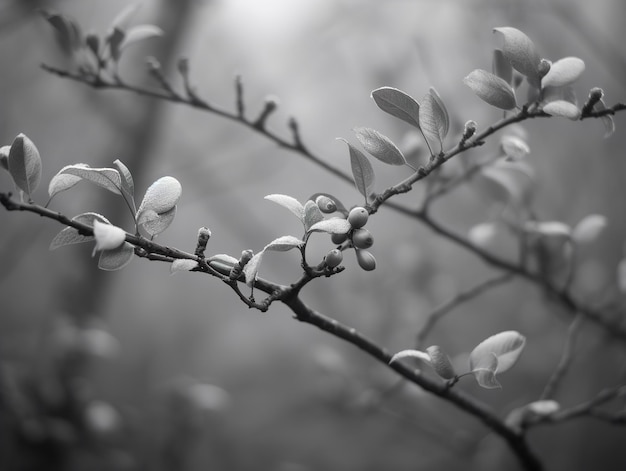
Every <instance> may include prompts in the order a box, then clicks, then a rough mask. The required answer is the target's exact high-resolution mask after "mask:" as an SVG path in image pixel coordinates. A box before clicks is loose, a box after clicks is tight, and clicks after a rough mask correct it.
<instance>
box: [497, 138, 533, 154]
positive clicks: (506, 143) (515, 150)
mask: <svg viewBox="0 0 626 471" xmlns="http://www.w3.org/2000/svg"><path fill="white" fill-rule="evenodd" d="M500 148H501V149H502V152H504V154H505V155H506V156H507V158H508V159H510V160H521V159H523V158H525V157H526V156H527V155H528V154H530V147H528V144H526V141H524V140H523V139H521V138H519V137H517V136H512V135H510V134H507V135H506V136H502V139H500Z"/></svg>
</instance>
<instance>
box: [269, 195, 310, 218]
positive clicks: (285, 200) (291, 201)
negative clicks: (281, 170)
mask: <svg viewBox="0 0 626 471" xmlns="http://www.w3.org/2000/svg"><path fill="white" fill-rule="evenodd" d="M265 199H266V200H268V201H272V202H274V203H276V204H279V205H281V206H282V207H284V208H287V209H288V210H289V211H291V212H292V213H293V214H295V215H296V216H297V217H298V219H300V221H301V222H302V224H304V206H302V203H300V202H299V201H298V200H297V199H295V198H293V197H291V196H287V195H280V194H272V195H267V196H266V197H265Z"/></svg>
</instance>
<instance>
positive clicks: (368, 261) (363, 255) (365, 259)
mask: <svg viewBox="0 0 626 471" xmlns="http://www.w3.org/2000/svg"><path fill="white" fill-rule="evenodd" d="M355 250H356V260H357V262H358V263H359V266H360V267H361V268H362V269H363V270H365V271H372V270H373V269H375V268H376V259H375V258H374V256H373V255H372V254H371V253H370V252H368V251H367V250H362V249H355Z"/></svg>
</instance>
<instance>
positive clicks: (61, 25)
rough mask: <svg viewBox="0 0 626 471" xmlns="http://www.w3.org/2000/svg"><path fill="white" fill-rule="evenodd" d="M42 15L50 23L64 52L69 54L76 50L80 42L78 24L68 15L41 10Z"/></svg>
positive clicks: (80, 34) (80, 35) (80, 36)
mask: <svg viewBox="0 0 626 471" xmlns="http://www.w3.org/2000/svg"><path fill="white" fill-rule="evenodd" d="M42 15H43V17H44V18H45V19H46V21H48V23H50V25H51V26H52V27H53V28H54V31H55V33H56V38H57V40H58V42H59V45H60V46H61V49H63V51H64V52H66V53H68V54H71V53H72V52H74V51H76V50H78V49H79V48H80V46H81V42H82V33H81V30H80V26H79V25H78V23H76V21H74V20H72V19H71V18H69V17H68V16H65V15H60V14H58V13H50V12H47V11H45V10H44V11H42Z"/></svg>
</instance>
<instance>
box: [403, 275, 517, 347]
mask: <svg viewBox="0 0 626 471" xmlns="http://www.w3.org/2000/svg"><path fill="white" fill-rule="evenodd" d="M512 278H513V274H512V273H510V272H506V273H501V274H499V275H496V276H494V277H492V278H489V279H487V280H485V281H483V282H482V283H479V284H477V285H475V286H472V287H471V288H469V289H468V290H466V291H463V292H461V293H459V294H457V295H456V296H455V297H453V298H451V299H449V300H448V301H446V302H444V303H443V304H440V305H439V306H438V307H437V308H435V309H433V310H432V311H431V312H430V313H429V314H428V316H427V317H426V322H424V325H423V326H422V328H421V329H420V330H419V332H418V333H417V336H416V342H415V344H416V347H415V348H417V349H418V350H419V349H421V348H422V346H423V345H424V341H425V340H426V337H427V336H428V334H430V332H431V330H432V329H433V328H434V327H435V325H436V324H437V322H438V321H439V320H440V319H441V318H442V317H443V316H445V315H446V314H448V313H449V312H451V311H452V310H454V309H455V308H457V307H459V306H460V305H462V304H463V303H466V302H467V301H470V300H471V299H473V298H475V297H477V296H480V295H481V294H483V293H485V292H486V291H488V290H490V289H492V288H495V287H496V286H499V285H501V284H503V283H506V282H507V281H510V280H511V279H512Z"/></svg>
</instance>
